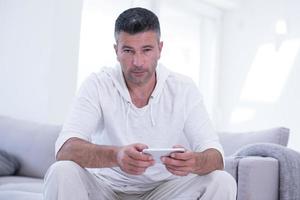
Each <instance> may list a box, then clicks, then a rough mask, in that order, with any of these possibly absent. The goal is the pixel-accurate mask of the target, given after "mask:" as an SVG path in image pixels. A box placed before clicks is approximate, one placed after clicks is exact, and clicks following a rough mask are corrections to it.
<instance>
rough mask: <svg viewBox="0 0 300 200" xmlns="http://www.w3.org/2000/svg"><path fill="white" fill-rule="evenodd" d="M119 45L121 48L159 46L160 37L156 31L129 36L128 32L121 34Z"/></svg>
mask: <svg viewBox="0 0 300 200" xmlns="http://www.w3.org/2000/svg"><path fill="white" fill-rule="evenodd" d="M117 44H118V45H120V46H130V47H133V48H138V47H141V46H145V45H152V46H154V45H157V44H158V36H157V33H156V32H154V31H146V32H141V33H136V34H129V33H126V32H120V33H119V34H118V40H117Z"/></svg>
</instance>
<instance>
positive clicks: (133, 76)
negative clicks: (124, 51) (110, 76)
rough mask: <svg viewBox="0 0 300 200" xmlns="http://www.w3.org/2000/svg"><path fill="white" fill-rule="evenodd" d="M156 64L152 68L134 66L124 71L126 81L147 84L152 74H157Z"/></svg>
mask: <svg viewBox="0 0 300 200" xmlns="http://www.w3.org/2000/svg"><path fill="white" fill-rule="evenodd" d="M155 69H156V64H155V65H153V66H152V67H151V68H148V69H144V68H142V67H134V68H133V69H130V70H128V71H126V72H124V73H123V74H124V77H125V80H126V82H130V83H133V84H135V85H145V84H147V83H148V82H149V81H150V79H151V78H152V76H153V75H154V74H155Z"/></svg>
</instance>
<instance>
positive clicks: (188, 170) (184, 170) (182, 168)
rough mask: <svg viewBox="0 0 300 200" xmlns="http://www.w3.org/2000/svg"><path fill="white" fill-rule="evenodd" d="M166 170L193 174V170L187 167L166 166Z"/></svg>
mask: <svg viewBox="0 0 300 200" xmlns="http://www.w3.org/2000/svg"><path fill="white" fill-rule="evenodd" d="M166 168H168V169H171V170H174V171H181V172H191V171H192V170H191V168H190V167H188V166H186V167H177V166H173V165H166Z"/></svg>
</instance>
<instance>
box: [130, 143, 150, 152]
mask: <svg viewBox="0 0 300 200" xmlns="http://www.w3.org/2000/svg"><path fill="white" fill-rule="evenodd" d="M133 147H134V148H135V149H136V150H137V151H139V152H142V151H143V150H144V149H147V148H148V146H147V145H146V144H142V143H136V144H133Z"/></svg>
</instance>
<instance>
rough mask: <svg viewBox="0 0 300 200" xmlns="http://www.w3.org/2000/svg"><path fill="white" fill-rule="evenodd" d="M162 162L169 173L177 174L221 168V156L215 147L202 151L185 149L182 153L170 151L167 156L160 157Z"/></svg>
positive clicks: (205, 171) (206, 171)
mask: <svg viewBox="0 0 300 200" xmlns="http://www.w3.org/2000/svg"><path fill="white" fill-rule="evenodd" d="M174 147H182V146H179V145H176V146H174ZM162 162H163V164H165V166H166V168H167V170H168V171H169V172H170V173H172V174H174V175H177V176H186V175H188V174H189V173H195V174H199V175H203V174H208V173H210V172H212V171H214V170H216V169H223V160H222V156H221V154H220V153H219V152H218V151H217V150H215V149H207V150H205V151H203V152H192V151H189V150H186V151H185V152H184V153H172V154H171V155H170V156H169V157H162Z"/></svg>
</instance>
